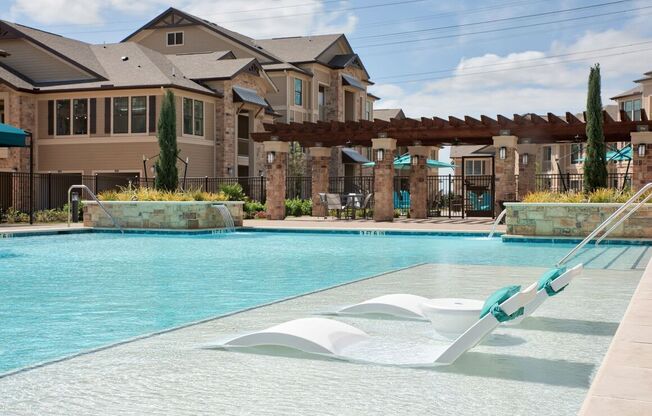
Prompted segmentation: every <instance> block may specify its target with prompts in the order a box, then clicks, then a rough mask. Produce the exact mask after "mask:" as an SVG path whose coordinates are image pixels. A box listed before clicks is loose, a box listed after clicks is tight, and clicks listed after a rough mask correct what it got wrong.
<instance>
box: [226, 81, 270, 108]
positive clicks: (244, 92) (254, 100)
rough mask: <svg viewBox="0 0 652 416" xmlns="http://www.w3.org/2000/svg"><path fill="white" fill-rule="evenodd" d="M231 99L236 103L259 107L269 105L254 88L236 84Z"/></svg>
mask: <svg viewBox="0 0 652 416" xmlns="http://www.w3.org/2000/svg"><path fill="white" fill-rule="evenodd" d="M233 101H234V102H236V103H238V102H240V103H249V104H254V105H259V106H261V107H267V106H268V105H269V104H268V103H267V101H265V99H264V98H263V97H261V96H260V95H258V93H257V92H256V91H255V90H252V89H249V88H244V87H238V86H234V87H233Z"/></svg>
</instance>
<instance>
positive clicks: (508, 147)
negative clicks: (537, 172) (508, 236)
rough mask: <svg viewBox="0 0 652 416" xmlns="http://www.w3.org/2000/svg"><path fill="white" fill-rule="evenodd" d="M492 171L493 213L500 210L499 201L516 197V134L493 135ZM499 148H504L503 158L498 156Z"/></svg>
mask: <svg viewBox="0 0 652 416" xmlns="http://www.w3.org/2000/svg"><path fill="white" fill-rule="evenodd" d="M493 140H494V148H495V149H496V154H495V156H494V163H495V167H494V172H495V174H496V179H495V180H496V182H495V186H496V189H495V192H494V195H495V197H496V200H495V201H494V207H495V212H494V214H495V215H498V213H499V212H500V211H501V206H500V201H512V200H514V199H515V198H516V158H517V153H516V144H517V143H518V137H516V136H494V137H493ZM501 148H504V152H505V154H504V158H501V157H500V154H501Z"/></svg>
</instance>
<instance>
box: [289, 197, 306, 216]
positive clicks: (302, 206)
mask: <svg viewBox="0 0 652 416" xmlns="http://www.w3.org/2000/svg"><path fill="white" fill-rule="evenodd" d="M285 213H286V214H287V215H289V216H292V217H300V216H302V215H311V214H312V201H311V200H310V199H299V198H292V199H286V200H285Z"/></svg>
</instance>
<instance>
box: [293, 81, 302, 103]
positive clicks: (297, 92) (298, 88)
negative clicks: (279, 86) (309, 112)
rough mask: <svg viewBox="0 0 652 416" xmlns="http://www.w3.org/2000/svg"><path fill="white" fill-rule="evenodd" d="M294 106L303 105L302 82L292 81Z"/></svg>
mask: <svg viewBox="0 0 652 416" xmlns="http://www.w3.org/2000/svg"><path fill="white" fill-rule="evenodd" d="M294 105H303V81H302V80H301V79H299V78H295V79H294Z"/></svg>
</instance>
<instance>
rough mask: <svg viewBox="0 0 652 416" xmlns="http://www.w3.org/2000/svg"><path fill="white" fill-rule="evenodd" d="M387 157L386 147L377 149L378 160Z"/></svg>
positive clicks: (380, 160)
mask: <svg viewBox="0 0 652 416" xmlns="http://www.w3.org/2000/svg"><path fill="white" fill-rule="evenodd" d="M383 159H385V149H378V150H376V161H377V162H382V161H383Z"/></svg>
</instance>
